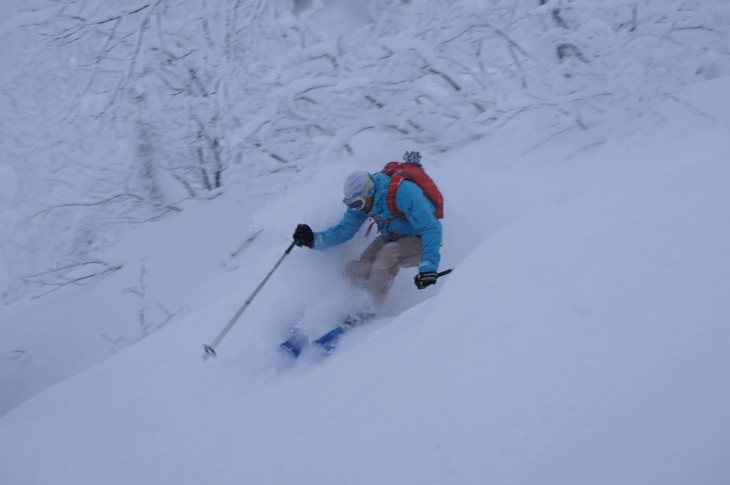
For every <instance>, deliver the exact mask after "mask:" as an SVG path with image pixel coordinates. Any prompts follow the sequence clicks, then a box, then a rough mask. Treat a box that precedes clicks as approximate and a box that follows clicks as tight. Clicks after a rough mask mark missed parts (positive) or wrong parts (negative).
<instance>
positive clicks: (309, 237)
mask: <svg viewBox="0 0 730 485" xmlns="http://www.w3.org/2000/svg"><path fill="white" fill-rule="evenodd" d="M294 243H295V244H296V245H297V246H307V247H308V248H311V247H314V233H313V232H312V228H311V227H309V226H308V225H306V224H298V225H297V228H296V230H295V231H294Z"/></svg>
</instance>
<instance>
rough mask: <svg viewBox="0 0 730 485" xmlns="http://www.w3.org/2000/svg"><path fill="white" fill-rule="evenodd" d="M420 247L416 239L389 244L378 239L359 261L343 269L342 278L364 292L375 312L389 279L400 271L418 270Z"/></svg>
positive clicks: (421, 246) (384, 239)
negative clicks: (343, 275)
mask: <svg viewBox="0 0 730 485" xmlns="http://www.w3.org/2000/svg"><path fill="white" fill-rule="evenodd" d="M422 248H423V243H422V242H421V238H420V237H418V236H413V237H404V238H402V239H397V240H395V241H391V240H390V239H387V238H385V237H384V236H378V237H376V238H375V240H374V241H373V242H372V243H370V245H369V246H368V247H367V248H365V251H363V253H362V255H360V259H358V260H356V261H350V262H349V263H347V266H345V276H347V278H348V279H349V280H350V281H352V282H353V283H354V284H355V285H357V286H360V287H362V288H364V289H365V290H367V292H368V293H369V294H370V297H371V298H372V300H373V303H374V304H375V306H376V308H377V307H379V306H380V305H381V304H382V303H383V302H384V301H385V298H386V297H387V296H388V290H389V289H390V285H391V284H392V283H393V279H394V278H395V276H396V275H397V274H398V271H399V270H400V269H401V268H413V267H415V266H418V263H419V262H420V260H421V250H422Z"/></svg>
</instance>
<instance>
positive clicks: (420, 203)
mask: <svg viewBox="0 0 730 485" xmlns="http://www.w3.org/2000/svg"><path fill="white" fill-rule="evenodd" d="M395 204H396V206H397V207H398V209H399V210H400V211H401V212H403V213H404V214H405V215H406V218H407V219H408V223H409V224H410V225H411V226H413V228H414V229H416V231H418V234H420V236H421V241H422V242H423V250H422V251H421V262H420V263H419V264H418V271H421V272H431V271H434V272H435V271H436V270H437V269H438V266H439V263H440V262H441V223H440V222H439V220H438V219H436V217H435V216H434V215H433V211H434V206H433V204H432V203H431V201H429V200H428V199H427V198H426V196H425V195H424V194H423V191H422V190H421V189H420V188H419V187H418V186H417V185H416V184H414V183H412V182H403V183H402V184H401V186H400V187H399V188H398V193H397V194H396V196H395Z"/></svg>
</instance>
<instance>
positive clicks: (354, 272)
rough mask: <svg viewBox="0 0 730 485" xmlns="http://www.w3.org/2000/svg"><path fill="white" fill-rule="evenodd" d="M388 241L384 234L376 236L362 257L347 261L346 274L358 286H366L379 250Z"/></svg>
mask: <svg viewBox="0 0 730 485" xmlns="http://www.w3.org/2000/svg"><path fill="white" fill-rule="evenodd" d="M387 241H388V240H387V239H386V238H384V237H383V236H378V237H376V238H375V239H374V240H373V242H371V243H370V244H369V245H368V247H367V248H365V251H363V253H362V254H361V255H360V259H357V260H355V261H350V262H349V263H347V265H345V276H346V277H347V279H348V280H350V281H351V282H352V283H354V284H355V285H357V286H361V287H362V286H365V283H366V282H367V280H368V277H369V276H370V269H371V267H372V265H373V261H375V258H376V256H377V254H378V251H380V250H381V249H382V248H383V246H384V245H385V243H386V242H387Z"/></svg>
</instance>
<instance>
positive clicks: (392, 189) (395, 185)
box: [386, 173, 406, 219]
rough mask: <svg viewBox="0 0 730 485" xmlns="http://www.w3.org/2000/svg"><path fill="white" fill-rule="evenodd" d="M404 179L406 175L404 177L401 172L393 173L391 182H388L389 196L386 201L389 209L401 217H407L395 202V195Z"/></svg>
mask: <svg viewBox="0 0 730 485" xmlns="http://www.w3.org/2000/svg"><path fill="white" fill-rule="evenodd" d="M404 180H405V177H403V175H401V174H399V173H394V174H393V175H391V176H390V183H388V196H387V198H386V202H387V203H388V209H390V212H392V213H393V215H394V216H395V217H396V218H400V219H406V215H405V214H404V213H403V212H402V211H400V210H399V209H398V206H397V205H396V203H395V196H396V194H397V193H398V189H399V188H400V184H402V183H403V181H404Z"/></svg>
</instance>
